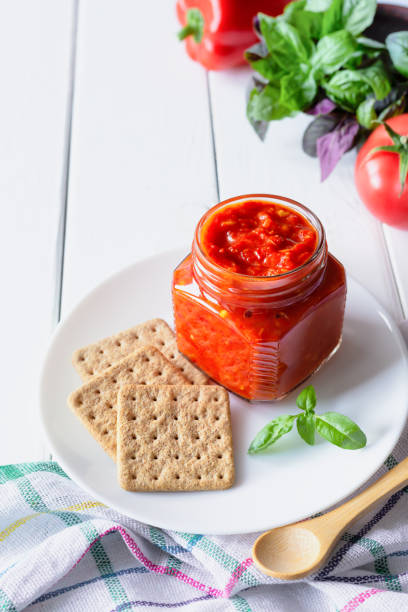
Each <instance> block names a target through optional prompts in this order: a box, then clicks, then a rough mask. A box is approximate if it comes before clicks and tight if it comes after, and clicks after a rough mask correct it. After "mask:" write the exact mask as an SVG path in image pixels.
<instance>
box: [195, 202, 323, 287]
mask: <svg viewBox="0 0 408 612" xmlns="http://www.w3.org/2000/svg"><path fill="white" fill-rule="evenodd" d="M240 200H242V201H243V202H245V201H246V200H254V201H258V202H262V201H263V202H264V201H268V200H273V201H276V200H278V201H281V202H285V204H289V206H288V208H291V207H292V209H293V210H295V211H296V212H300V214H301V215H303V216H304V217H306V219H307V221H309V222H310V223H311V224H312V226H313V229H315V230H316V231H317V235H318V242H317V246H316V248H315V250H314V252H313V254H312V255H311V256H310V257H309V259H307V260H306V261H304V262H303V263H302V264H301V265H300V266H298V267H297V268H293V270H289V271H288V272H281V273H280V274H272V275H269V276H255V275H251V274H242V273H240V272H235V271H233V270H227V269H226V268H223V267H222V266H220V265H219V264H217V263H215V262H214V261H212V260H211V259H210V258H209V257H208V255H207V254H206V253H205V252H204V250H203V248H202V245H201V234H202V229H203V226H204V223H205V222H206V221H207V219H208V218H209V217H210V216H211V215H212V214H213V213H214V212H215V211H218V210H220V209H222V208H224V206H227V205H229V204H231V203H232V202H239V201H240ZM297 209H299V210H297ZM195 243H196V245H197V247H198V250H199V252H200V254H201V255H202V257H204V258H205V260H206V262H207V264H208V263H209V264H211V266H212V267H213V268H214V270H216V271H219V272H220V273H221V274H229V275H231V277H232V278H235V279H237V280H239V279H241V280H246V281H255V282H258V283H259V282H262V281H271V280H273V279H284V278H289V277H290V276H291V275H294V274H298V273H299V272H301V271H302V270H303V269H305V268H307V267H309V266H310V265H311V264H313V262H314V261H316V259H317V258H318V257H319V255H320V253H321V251H322V249H323V248H324V247H325V243H326V234H325V231H324V227H323V225H322V222H321V221H320V219H319V217H318V216H317V215H315V213H314V212H313V211H312V210H310V208H308V207H307V206H305V205H304V204H301V203H300V202H297V200H293V199H291V198H287V197H285V196H280V195H274V194H269V193H248V194H244V195H239V196H234V197H232V198H228V199H227V200H222V201H221V202H218V204H215V205H214V206H212V207H211V208H210V209H208V210H207V212H206V213H204V215H203V216H202V217H201V219H200V220H199V222H198V224H197V227H196V230H195Z"/></svg>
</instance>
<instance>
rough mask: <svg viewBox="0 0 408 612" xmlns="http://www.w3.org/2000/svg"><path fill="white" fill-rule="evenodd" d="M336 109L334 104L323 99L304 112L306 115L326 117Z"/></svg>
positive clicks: (327, 99)
mask: <svg viewBox="0 0 408 612" xmlns="http://www.w3.org/2000/svg"><path fill="white" fill-rule="evenodd" d="M335 108H336V105H335V103H334V102H333V101H332V100H329V98H323V100H320V102H318V103H317V104H315V105H314V106H312V107H311V108H309V109H308V110H307V111H306V112H307V114H308V115H328V114H329V113H331V112H332V111H333V110H334V109H335Z"/></svg>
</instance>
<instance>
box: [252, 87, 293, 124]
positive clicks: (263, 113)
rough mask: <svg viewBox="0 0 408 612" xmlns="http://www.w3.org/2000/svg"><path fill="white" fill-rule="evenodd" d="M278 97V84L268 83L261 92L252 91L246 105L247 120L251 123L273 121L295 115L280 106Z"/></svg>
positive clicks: (279, 89) (285, 107)
mask: <svg viewBox="0 0 408 612" xmlns="http://www.w3.org/2000/svg"><path fill="white" fill-rule="evenodd" d="M280 95H281V88H280V84H279V83H278V84H274V83H269V84H268V85H266V87H265V88H264V89H263V91H261V92H259V91H258V90H257V89H253V90H252V92H251V94H250V97H249V101H248V105H247V116H248V118H249V119H250V120H251V121H273V120H275V119H283V118H284V117H292V116H293V115H294V114H296V111H293V110H291V109H290V108H288V107H287V106H284V105H282V104H281V102H280ZM299 110H300V109H299Z"/></svg>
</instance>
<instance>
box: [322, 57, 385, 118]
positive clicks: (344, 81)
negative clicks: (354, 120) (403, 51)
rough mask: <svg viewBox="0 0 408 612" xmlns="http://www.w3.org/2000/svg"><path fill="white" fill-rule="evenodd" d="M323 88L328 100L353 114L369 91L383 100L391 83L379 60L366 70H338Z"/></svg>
mask: <svg viewBox="0 0 408 612" xmlns="http://www.w3.org/2000/svg"><path fill="white" fill-rule="evenodd" d="M323 87H324V89H325V90H326V93H327V94H328V96H329V98H331V99H332V100H333V101H334V102H336V104H338V105H339V106H341V107H342V108H344V109H345V110H348V111H350V112H355V111H356V109H357V107H358V106H359V104H361V102H363V101H364V100H365V99H366V97H367V96H368V94H369V93H371V91H373V92H374V95H375V96H376V98H377V99H381V98H384V97H385V96H387V95H388V93H389V92H390V91H391V83H390V81H389V79H388V76H387V73H386V71H385V68H384V65H383V63H382V61H380V60H379V61H377V62H376V63H375V64H373V65H372V66H369V67H368V68H362V69H360V70H349V69H347V70H340V72H337V73H336V74H334V75H333V76H332V77H331V78H330V80H329V81H325V82H324V83H323Z"/></svg>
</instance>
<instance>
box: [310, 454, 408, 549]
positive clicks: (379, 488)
mask: <svg viewBox="0 0 408 612" xmlns="http://www.w3.org/2000/svg"><path fill="white" fill-rule="evenodd" d="M407 484H408V457H407V458H406V459H404V460H403V461H401V463H399V464H398V465H396V466H395V467H394V468H392V469H391V470H390V471H389V472H388V473H387V474H385V475H384V476H382V477H381V478H379V479H378V480H377V481H376V482H374V484H372V485H371V486H369V487H367V489H365V490H364V491H362V493H360V494H359V495H356V496H355V497H353V498H352V499H350V500H349V501H348V502H346V503H345V504H342V505H341V506H340V507H339V508H336V509H335V510H332V511H331V512H329V513H328V514H326V515H325V519H326V520H325V521H324V522H320V523H319V524H318V527H317V526H316V529H318V531H319V534H321V535H326V536H327V537H329V538H330V539H332V538H333V535H334V534H338V533H340V532H341V531H343V530H344V529H345V528H346V527H347V526H348V525H349V524H350V523H352V522H353V521H355V520H356V519H358V518H359V517H360V516H361V515H362V514H364V512H366V511H367V510H368V509H369V508H371V506H374V504H376V503H377V502H378V501H380V500H381V499H383V498H384V497H389V496H390V495H392V494H393V493H396V492H397V491H399V490H400V489H402V488H403V487H404V486H405V485H407ZM319 519H320V517H317V518H316V519H312V520H311V521H308V525H309V528H312V531H313V523H314V521H319ZM323 532H326V533H323Z"/></svg>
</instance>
